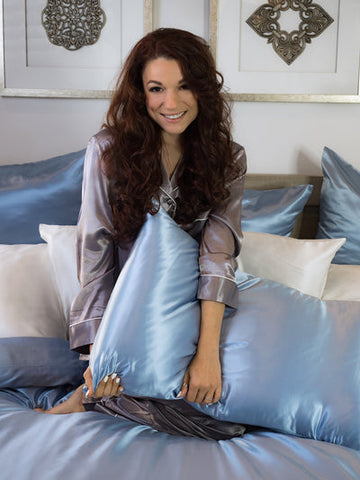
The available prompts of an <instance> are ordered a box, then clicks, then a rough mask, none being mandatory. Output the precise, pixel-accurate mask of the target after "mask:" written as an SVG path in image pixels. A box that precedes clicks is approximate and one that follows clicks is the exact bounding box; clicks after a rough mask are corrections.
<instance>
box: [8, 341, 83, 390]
mask: <svg viewBox="0 0 360 480" xmlns="http://www.w3.org/2000/svg"><path fill="white" fill-rule="evenodd" d="M86 368H87V362H84V361H81V360H79V354H78V353H74V352H72V351H71V350H70V346H69V342H67V341H66V340H62V339H60V338H47V337H9V338H0V388H21V387H48V386H53V387H55V386H60V385H67V384H68V385H74V386H78V385H81V383H83V378H82V375H83V373H84V371H85V370H86Z"/></svg>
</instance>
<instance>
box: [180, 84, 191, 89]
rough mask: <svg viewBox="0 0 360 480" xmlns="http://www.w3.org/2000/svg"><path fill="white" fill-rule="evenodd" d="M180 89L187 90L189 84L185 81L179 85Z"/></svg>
mask: <svg viewBox="0 0 360 480" xmlns="http://www.w3.org/2000/svg"><path fill="white" fill-rule="evenodd" d="M180 88H181V90H189V86H188V85H187V84H186V83H183V84H182V85H180Z"/></svg>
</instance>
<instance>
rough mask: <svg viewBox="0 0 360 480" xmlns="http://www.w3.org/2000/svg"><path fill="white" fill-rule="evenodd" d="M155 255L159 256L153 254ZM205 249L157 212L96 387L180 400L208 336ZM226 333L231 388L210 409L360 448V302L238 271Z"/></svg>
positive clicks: (98, 355)
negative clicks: (201, 291) (200, 341)
mask: <svg viewBox="0 0 360 480" xmlns="http://www.w3.org/2000/svg"><path fill="white" fill-rule="evenodd" d="M149 251H151V252H152V254H151V258H150V259H149V258H148V257H149V255H148V252H149ZM197 275H198V267H197V245H195V243H194V241H193V239H192V238H191V237H190V236H188V235H187V234H185V232H183V231H182V230H181V229H180V228H179V227H178V226H177V225H176V224H175V223H174V222H173V221H172V220H171V219H170V218H169V217H168V216H167V215H166V214H165V213H164V212H163V211H162V210H161V211H160V212H159V214H158V215H155V216H154V217H148V218H147V221H146V223H145V225H144V227H143V230H142V231H141V233H140V235H139V238H138V240H137V241H136V243H135V247H134V250H133V252H132V254H131V256H130V258H129V260H128V262H127V264H126V267H125V268H124V270H123V271H122V273H121V275H120V277H119V280H118V282H117V284H116V287H115V290H114V292H113V295H112V297H111V300H110V303H109V306H108V308H107V310H106V313H105V316H104V318H103V321H102V323H101V325H100V329H99V332H98V335H97V337H96V339H95V343H94V347H93V351H92V354H91V357H90V365H91V368H92V371H93V377H94V384H95V385H97V383H98V382H99V381H100V380H101V378H103V377H104V376H105V375H107V374H110V373H112V372H118V374H119V375H120V376H121V378H122V383H123V385H124V388H125V393H127V394H128V395H138V396H149V397H154V398H165V399H175V398H176V395H177V394H178V392H179V389H180V385H181V383H182V379H183V375H184V373H185V369H186V367H187V365H188V363H189V361H190V359H191V358H192V356H193V354H194V353H195V351H196V342H197V338H198V332H199V307H198V304H197V302H196V300H195V296H196V288H197ZM238 281H239V285H238V287H239V291H240V306H239V309H238V310H237V311H236V310H231V309H227V310H226V315H225V318H224V322H223V328H222V334H221V343H220V349H221V361H222V366H223V394H222V398H221V400H220V402H218V403H217V404H214V405H211V406H200V405H196V404H194V406H195V407H196V408H199V409H201V410H203V411H204V412H206V413H207V414H208V415H210V416H213V417H216V418H219V419H223V420H228V421H233V422H239V423H243V424H250V425H257V426H261V427H266V428H270V429H273V430H278V431H281V432H285V433H290V434H296V435H300V436H303V437H309V438H314V439H318V440H324V441H328V442H334V443H339V444H343V445H347V446H349V447H352V448H356V449H359V448H360V382H359V378H358V372H359V371H360V353H359V348H358V346H359V342H360V303H359V302H336V301H332V302H331V301H329V302H323V301H320V300H318V299H316V298H315V297H312V296H309V295H305V294H302V293H300V292H299V291H297V290H294V289H291V288H288V287H285V286H284V285H280V284H278V283H275V282H272V281H270V280H263V279H260V278H255V277H252V276H250V275H248V274H245V273H243V274H240V275H239V276H238Z"/></svg>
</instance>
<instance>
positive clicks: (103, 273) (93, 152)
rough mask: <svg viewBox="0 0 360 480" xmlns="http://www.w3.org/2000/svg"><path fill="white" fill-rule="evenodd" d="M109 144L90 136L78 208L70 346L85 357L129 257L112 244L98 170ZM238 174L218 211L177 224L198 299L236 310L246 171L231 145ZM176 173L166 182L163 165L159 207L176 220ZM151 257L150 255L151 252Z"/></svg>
mask: <svg viewBox="0 0 360 480" xmlns="http://www.w3.org/2000/svg"><path fill="white" fill-rule="evenodd" d="M109 141H110V137H109V134H108V133H107V132H106V130H102V131H100V132H99V133H98V134H96V135H94V136H93V137H92V138H91V139H90V141H89V144H88V147H87V151H86V156H85V164H84V177H83V186H82V205H81V209H80V213H79V220H78V227H77V268H78V277H79V282H80V287H81V288H80V291H79V293H78V295H77V296H76V297H75V299H74V301H73V304H72V307H71V312H70V348H71V349H73V350H76V351H78V352H80V353H85V354H86V353H89V345H90V344H92V343H93V342H94V339H95V335H96V332H97V329H98V327H99V325H100V322H101V319H102V316H103V314H104V311H105V308H106V306H107V303H108V300H109V298H110V295H111V292H112V290H113V287H114V285H115V282H116V280H117V277H118V275H119V273H120V271H121V269H122V267H123V265H124V263H125V261H126V259H127V258H128V256H129V253H130V250H131V246H132V245H129V247H128V248H121V247H119V246H118V245H117V244H116V243H115V240H114V235H113V232H114V226H113V219H112V210H111V206H110V203H109V194H108V192H109V187H110V182H109V180H108V178H107V177H106V176H105V174H104V173H103V171H102V169H101V167H100V158H101V152H102V150H103V148H104V147H105V146H106V145H107V142H109ZM234 151H235V154H236V159H237V162H238V163H239V165H240V167H241V170H240V171H241V172H242V174H241V175H240V176H239V177H238V178H236V179H235V180H233V181H232V182H231V183H229V185H228V188H229V190H230V198H229V199H228V200H227V202H226V206H225V207H224V208H221V209H219V210H217V211H207V212H203V214H202V215H200V216H199V218H197V219H196V220H195V221H194V222H193V223H191V224H189V225H181V228H183V229H184V230H185V231H187V232H188V233H189V234H190V235H191V236H193V237H194V238H195V239H196V240H197V241H198V242H199V245H200V248H199V271H200V277H199V286H198V299H200V300H214V301H218V302H222V303H225V304H226V305H228V306H230V307H233V308H236V306H237V305H238V299H237V297H238V290H237V288H236V282H235V270H236V267H237V263H236V256H237V255H238V254H239V251H240V245H241V238H242V233H241V201H242V193H243V185H244V173H245V171H246V155H245V151H244V149H243V147H241V146H239V145H237V144H235V143H234ZM177 171H178V166H177V168H176V170H175V171H174V173H173V175H172V177H171V179H169V177H168V175H167V173H166V170H165V168H164V166H163V184H162V186H161V188H160V203H161V206H162V207H163V208H164V209H165V210H166V211H167V213H168V214H169V215H170V216H171V217H174V215H175V210H176V198H177V197H178V196H179V195H180V194H181V192H180V191H179V187H178V185H177ZM149 254H151V252H149Z"/></svg>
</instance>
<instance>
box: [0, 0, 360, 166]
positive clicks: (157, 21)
mask: <svg viewBox="0 0 360 480" xmlns="http://www.w3.org/2000/svg"><path fill="white" fill-rule="evenodd" d="M194 5H195V6H196V9H195V8H194ZM207 8H208V1H207V0H197V1H196V2H195V4H194V0H182V1H181V2H179V1H178V0H156V1H154V27H158V26H176V27H180V28H189V29H191V30H192V31H194V32H195V33H197V34H203V35H204V36H205V37H207V36H208V26H207V24H206V18H207V14H208V11H207ZM189 11H191V12H192V13H191V16H189V14H188V12H189ZM107 105H108V101H106V100H98V99H93V100H84V99H44V98H6V97H0V164H10V163H24V162H30V161H37V160H42V159H45V158H48V157H51V156H55V155H59V154H62V153H68V152H71V151H75V150H79V149H81V148H83V147H84V146H86V143H87V141H88V139H89V137H90V136H91V135H92V134H93V133H95V132H96V131H97V130H98V129H99V127H100V125H101V123H102V121H103V118H104V115H105V112H106V109H107ZM233 124H234V130H233V132H234V138H235V140H236V141H238V142H239V143H241V144H243V145H244V146H245V148H246V150H247V153H248V163H249V168H248V171H249V172H252V173H308V174H313V173H315V174H316V173H319V172H320V162H321V152H322V149H323V147H324V145H327V146H328V147H330V148H332V149H333V150H335V151H337V152H338V153H339V154H340V155H341V156H343V157H344V158H345V159H346V160H347V161H349V162H350V163H352V164H353V165H354V166H355V167H357V168H360V155H359V154H358V150H359V148H358V146H359V138H360V130H359V126H360V104H358V105H356V104H355V105H348V104H307V103H303V104H294V103H293V104H291V103H288V104H286V103H235V104H234V107H233Z"/></svg>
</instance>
